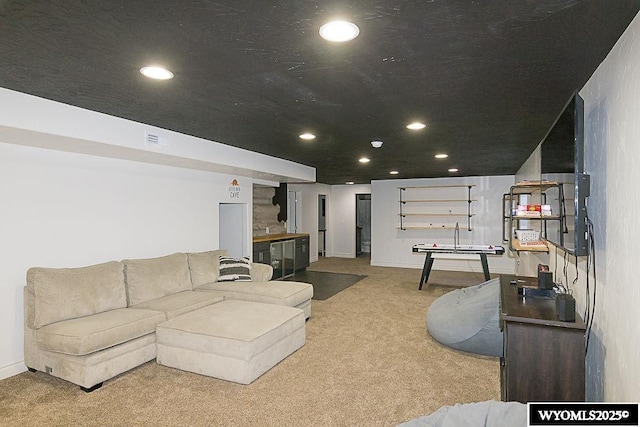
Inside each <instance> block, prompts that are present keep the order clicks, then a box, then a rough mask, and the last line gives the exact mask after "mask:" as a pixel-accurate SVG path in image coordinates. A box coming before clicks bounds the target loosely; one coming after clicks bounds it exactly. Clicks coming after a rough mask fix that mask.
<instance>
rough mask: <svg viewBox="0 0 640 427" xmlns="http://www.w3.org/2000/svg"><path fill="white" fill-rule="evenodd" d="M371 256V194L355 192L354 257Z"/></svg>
mask: <svg viewBox="0 0 640 427" xmlns="http://www.w3.org/2000/svg"><path fill="white" fill-rule="evenodd" d="M358 256H371V194H356V257H358Z"/></svg>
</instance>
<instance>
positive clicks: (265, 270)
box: [251, 262, 273, 282]
mask: <svg viewBox="0 0 640 427" xmlns="http://www.w3.org/2000/svg"><path fill="white" fill-rule="evenodd" d="M272 276H273V267H271V266H270V265H268V264H260V263H257V262H252V263H251V281H252V282H268V281H269V280H271V277H272Z"/></svg>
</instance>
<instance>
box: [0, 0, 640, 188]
mask: <svg viewBox="0 0 640 427" xmlns="http://www.w3.org/2000/svg"><path fill="white" fill-rule="evenodd" d="M638 10H640V0H615V1H612V0H588V1H579V0H548V1H544V0H508V1H507V0H425V1H399V0H396V1H382V0H369V1H325V0H322V1H304V0H272V1H266V0H262V1H239V0H233V1H223V0H217V1H205V0H195V1H192V0H189V1H166V0H154V1H150V0H140V1H136V0H129V1H123V0H120V1H111V0H101V1H88V0H65V1H59V2H54V1H50V0H38V1H33V0H28V1H27V0H24V1H10V0H0V20H1V21H0V86H2V87H5V88H8V89H12V90H17V91H20V92H24V93H28V94H32V95H37V96H40V97H43V98H48V99H52V100H55V101H60V102H63V103H67V104H71V105H75V106H78V107H82V108H86V109H89V110H94V111H99V112H103V113H107V114H110V115H113V116H117V117H123V118H127V119H130V120H134V121H138V122H143V123H147V124H151V125H155V126H159V127H162V128H166V129H170V130H174V131H178V132H181V133H185V134H188V135H194V136H198V137H202V138H206V139H208V140H212V141H218V142H221V143H224V144H229V145H233V146H236V147H242V148H246V149H249V150H253V151H257V152H260V153H265V154H269V155H272V156H276V157H280V158H284V159H289V160H293V161H295V162H299V163H302V164H305V165H309V166H313V167H315V168H317V181H318V182H322V183H326V184H343V183H344V182H345V181H355V182H356V183H368V182H369V181H370V180H372V179H388V178H393V176H390V175H389V171H391V170H394V169H395V170H398V171H399V172H400V173H399V175H397V176H396V177H398V178H417V177H439V176H450V175H456V176H457V175H464V176H474V175H504V174H514V173H515V172H516V171H517V170H518V169H519V167H520V166H521V165H522V163H523V162H524V161H525V160H526V159H527V158H528V156H529V155H530V154H531V152H532V151H533V149H534V148H535V147H536V145H537V144H538V142H539V141H540V140H541V139H542V137H543V136H544V135H545V134H546V132H547V131H548V129H549V128H550V127H551V125H552V124H553V122H554V120H555V118H556V116H557V115H558V113H559V112H560V110H561V109H562V107H563V106H564V105H565V103H566V101H567V100H568V99H569V97H570V96H571V94H572V93H573V92H574V91H575V90H576V89H580V88H581V87H582V86H583V85H584V84H585V83H586V81H587V80H588V79H589V77H590V76H591V75H592V73H593V72H594V71H595V69H596V68H597V66H598V65H599V64H600V62H602V60H603V59H604V58H605V56H606V55H607V53H608V52H609V50H610V49H611V48H612V47H613V45H614V44H615V42H616V41H617V39H618V38H619V37H620V35H621V34H622V32H623V31H624V30H625V28H626V27H627V26H628V24H629V23H630V22H631V20H632V19H633V17H634V16H635V15H636V13H637V12H638ZM336 16H341V17H343V18H347V19H349V20H351V21H353V22H354V23H356V24H357V25H358V26H359V27H360V35H359V37H357V38H356V39H355V40H353V41H351V42H347V43H343V44H336V43H331V42H327V41H325V40H323V39H321V38H320V37H319V35H318V28H319V27H320V26H321V25H322V24H324V23H325V22H327V21H329V20H330V18H333V17H336ZM151 63H159V64H163V65H165V66H166V67H168V68H169V69H171V70H172V71H173V72H174V73H175V78H174V79H173V80H169V81H152V80H148V79H146V78H145V77H143V76H142V75H141V74H140V73H139V72H138V70H139V69H140V68H141V67H143V66H145V65H148V64H151ZM413 120H421V121H424V122H425V123H427V125H428V126H427V128H426V129H424V130H421V131H410V130H407V129H406V128H405V125H406V124H407V123H409V122H410V121H413ZM304 131H310V132H313V133H315V134H316V135H317V138H316V139H315V141H313V142H303V141H301V140H300V139H299V138H298V135H299V134H301V133H302V132H304ZM373 139H379V140H382V141H384V145H383V146H382V148H380V149H374V148H372V147H371V145H370V141H371V140H373ZM439 152H446V153H448V154H449V156H450V157H449V158H448V159H445V160H436V159H434V157H433V156H434V154H436V153H439ZM361 156H368V157H370V158H371V162H370V163H369V164H366V165H362V164H359V163H358V158H359V157H361ZM449 167H457V168H459V172H457V173H453V174H452V173H449V172H447V169H448V168H449Z"/></svg>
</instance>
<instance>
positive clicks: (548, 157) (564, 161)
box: [540, 92, 590, 256]
mask: <svg viewBox="0 0 640 427" xmlns="http://www.w3.org/2000/svg"><path fill="white" fill-rule="evenodd" d="M540 162H541V164H540V170H541V180H543V181H556V182H559V183H563V185H562V188H557V187H555V188H553V187H552V188H550V189H549V190H548V192H547V193H546V195H545V196H546V198H547V200H548V201H549V204H552V205H556V206H558V205H559V206H560V209H561V212H558V214H559V215H561V217H562V220H561V221H546V227H545V228H546V229H545V238H546V240H547V241H548V242H550V243H552V244H554V245H555V246H558V247H559V248H561V249H562V250H564V251H566V252H568V253H570V254H572V255H575V256H585V255H587V254H588V236H587V198H588V197H589V192H590V177H589V175H587V174H585V173H584V101H583V99H582V98H581V97H580V95H579V94H578V93H577V92H576V93H574V94H573V95H572V96H571V98H570V99H569V101H568V102H567V103H566V105H565V106H564V108H563V109H562V111H561V113H560V114H559V115H558V117H557V119H556V121H555V122H554V124H553V126H551V128H550V129H549V132H547V134H546V136H545V137H544V138H543V140H542V142H541V145H540ZM553 198H559V199H560V203H559V204H557V203H551V201H550V199H553Z"/></svg>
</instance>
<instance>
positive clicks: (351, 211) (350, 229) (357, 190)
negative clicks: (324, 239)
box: [316, 184, 375, 258]
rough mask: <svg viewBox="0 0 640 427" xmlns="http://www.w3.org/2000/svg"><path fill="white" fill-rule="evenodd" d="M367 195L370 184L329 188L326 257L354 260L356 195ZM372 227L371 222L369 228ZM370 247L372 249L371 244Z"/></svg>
mask: <svg viewBox="0 0 640 427" xmlns="http://www.w3.org/2000/svg"><path fill="white" fill-rule="evenodd" d="M369 193H371V185H370V184H357V185H332V186H331V202H330V203H329V201H327V203H329V205H328V206H327V212H329V217H328V219H327V220H328V221H329V224H327V231H328V235H329V236H330V239H329V242H328V243H327V252H328V253H327V256H334V257H342V258H355V256H356V194H369ZM327 199H328V198H327ZM316 203H317V198H316ZM372 210H373V209H372ZM316 212H317V207H316ZM316 215H317V213H316ZM374 227H375V226H374V225H373V222H372V224H371V228H372V229H373V228H374ZM371 246H372V248H373V242H372V243H371ZM372 250H373V249H372Z"/></svg>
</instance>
